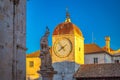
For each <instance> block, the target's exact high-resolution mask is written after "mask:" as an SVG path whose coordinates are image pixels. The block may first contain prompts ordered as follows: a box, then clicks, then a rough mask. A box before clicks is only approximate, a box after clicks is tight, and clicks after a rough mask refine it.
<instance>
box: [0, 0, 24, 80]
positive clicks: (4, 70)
mask: <svg viewBox="0 0 120 80" xmlns="http://www.w3.org/2000/svg"><path fill="white" fill-rule="evenodd" d="M25 51H26V0H0V80H25V75H26V69H25V68H26V67H25V60H26V57H25Z"/></svg>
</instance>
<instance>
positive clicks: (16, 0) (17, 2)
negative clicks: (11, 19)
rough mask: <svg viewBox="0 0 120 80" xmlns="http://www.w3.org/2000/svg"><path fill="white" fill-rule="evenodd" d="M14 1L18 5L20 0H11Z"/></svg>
mask: <svg viewBox="0 0 120 80" xmlns="http://www.w3.org/2000/svg"><path fill="white" fill-rule="evenodd" d="M10 1H12V2H13V4H14V5H18V4H19V1H20V0H10Z"/></svg>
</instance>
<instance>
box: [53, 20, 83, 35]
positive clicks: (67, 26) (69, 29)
mask: <svg viewBox="0 0 120 80" xmlns="http://www.w3.org/2000/svg"><path fill="white" fill-rule="evenodd" d="M75 33H77V34H79V35H80V36H83V34H82V32H81V31H80V29H79V28H78V27H77V26H76V25H75V24H73V23H71V22H63V23H60V24H58V25H57V27H56V28H55V30H54V32H53V35H61V34H75Z"/></svg>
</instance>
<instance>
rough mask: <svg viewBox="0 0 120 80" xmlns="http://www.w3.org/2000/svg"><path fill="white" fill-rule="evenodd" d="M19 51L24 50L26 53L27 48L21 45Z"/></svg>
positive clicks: (18, 45) (18, 46)
mask: <svg viewBox="0 0 120 80" xmlns="http://www.w3.org/2000/svg"><path fill="white" fill-rule="evenodd" d="M16 47H17V49H18V48H19V49H22V50H24V51H26V50H27V48H26V47H23V46H22V45H20V44H17V46H16Z"/></svg>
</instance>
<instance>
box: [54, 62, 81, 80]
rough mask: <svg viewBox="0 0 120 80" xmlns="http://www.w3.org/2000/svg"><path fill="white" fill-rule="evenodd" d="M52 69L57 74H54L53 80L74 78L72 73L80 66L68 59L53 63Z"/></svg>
mask: <svg viewBox="0 0 120 80" xmlns="http://www.w3.org/2000/svg"><path fill="white" fill-rule="evenodd" d="M53 67H54V70H55V71H57V74H55V75H54V80H74V78H73V75H74V73H75V72H76V71H77V70H78V68H79V67H80V65H79V64H77V63H75V62H70V61H63V62H56V63H53Z"/></svg>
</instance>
